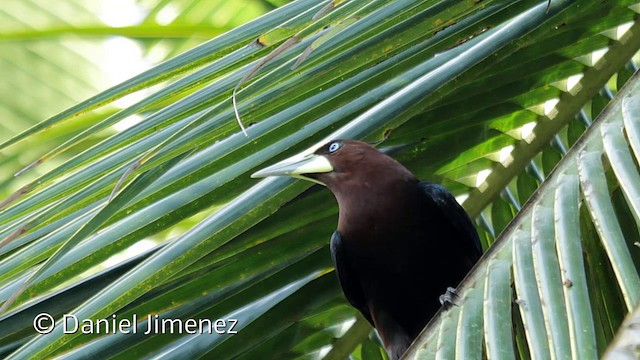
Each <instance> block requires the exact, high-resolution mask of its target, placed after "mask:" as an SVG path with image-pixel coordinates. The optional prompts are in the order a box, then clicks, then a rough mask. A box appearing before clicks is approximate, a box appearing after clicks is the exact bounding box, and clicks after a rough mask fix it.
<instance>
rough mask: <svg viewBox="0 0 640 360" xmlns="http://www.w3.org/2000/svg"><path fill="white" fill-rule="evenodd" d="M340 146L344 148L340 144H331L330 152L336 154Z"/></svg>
mask: <svg viewBox="0 0 640 360" xmlns="http://www.w3.org/2000/svg"><path fill="white" fill-rule="evenodd" d="M340 146H342V144H340V143H339V142H334V143H331V144H330V145H329V152H330V153H332V152H336V151H337V150H338V149H340Z"/></svg>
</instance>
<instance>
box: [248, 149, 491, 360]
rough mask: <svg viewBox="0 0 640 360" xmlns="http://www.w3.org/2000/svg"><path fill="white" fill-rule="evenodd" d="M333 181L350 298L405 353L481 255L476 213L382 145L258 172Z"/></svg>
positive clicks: (336, 245)
mask: <svg viewBox="0 0 640 360" xmlns="http://www.w3.org/2000/svg"><path fill="white" fill-rule="evenodd" d="M270 175H290V176H297V177H302V178H307V179H310V180H313V181H316V182H319V183H322V184H324V185H326V186H327V187H328V188H329V189H330V190H331V191H332V193H333V194H334V195H335V197H336V200H337V201H338V206H339V219H338V228H337V230H336V231H335V232H334V233H333V236H332V237H331V254H332V257H333V261H334V263H335V267H336V273H337V275H338V279H339V281H340V285H341V286H342V289H343V291H344V294H345V296H346V298H347V300H348V301H349V302H350V303H351V304H352V305H353V306H354V307H355V308H357V309H358V310H360V312H361V313H362V314H363V315H364V317H365V318H367V320H368V321H369V322H370V323H371V324H372V325H373V326H374V327H375V328H376V329H377V330H378V333H379V335H380V337H381V339H382V341H383V343H384V345H385V348H386V350H387V352H388V353H389V356H390V358H391V359H398V358H400V356H401V355H402V354H403V353H404V351H405V350H406V349H407V347H408V346H409V345H410V344H411V342H412V341H413V340H414V339H415V338H416V336H417V335H418V334H419V333H420V331H421V330H422V328H423V327H424V326H425V325H426V324H427V322H428V321H429V320H430V319H431V317H432V316H433V315H434V314H435V312H436V311H437V310H438V308H439V307H440V305H441V304H440V301H439V299H440V296H441V295H442V294H444V293H445V292H447V291H448V290H447V288H448V287H452V286H456V285H457V284H458V283H459V282H460V281H461V280H462V278H463V277H464V276H465V275H466V273H467V272H468V271H469V270H470V269H471V267H472V266H473V265H474V264H475V262H476V261H477V260H478V258H479V257H480V255H481V247H480V241H479V239H478V235H477V233H476V231H475V228H474V227H473V224H472V223H471V221H470V219H469V217H468V216H467V214H466V213H465V211H464V210H463V209H462V207H461V206H460V205H459V204H458V202H457V201H456V200H455V198H454V197H453V196H452V195H451V194H450V193H449V191H447V190H446V189H445V188H444V187H443V186H441V185H438V184H434V183H429V182H423V181H419V180H418V179H416V177H415V176H414V175H413V174H412V173H411V172H410V171H409V170H407V169H406V168H405V167H404V166H402V165H401V164H400V163H398V162H397V161H395V160H394V159H392V158H390V157H389V156H387V155H385V154H383V153H382V152H380V151H378V150H377V149H375V148H374V147H372V146H370V145H368V144H366V143H363V142H360V141H354V140H335V141H331V142H329V143H327V144H325V145H323V146H321V147H320V148H319V149H317V150H316V151H315V152H314V153H313V154H309V155H307V156H304V157H298V158H293V159H292V160H291V161H290V160H285V161H283V162H281V163H278V164H276V165H274V166H272V167H269V168H266V169H264V170H263V171H260V172H258V173H256V174H254V176H270Z"/></svg>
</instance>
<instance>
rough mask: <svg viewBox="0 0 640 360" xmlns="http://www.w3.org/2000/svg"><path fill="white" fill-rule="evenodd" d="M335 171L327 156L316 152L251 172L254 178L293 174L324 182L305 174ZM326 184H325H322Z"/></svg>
mask: <svg viewBox="0 0 640 360" xmlns="http://www.w3.org/2000/svg"><path fill="white" fill-rule="evenodd" d="M331 171H333V166H331V163H330V162H329V159H327V158H326V157H325V156H322V155H316V154H304V153H303V154H298V155H295V156H292V157H290V158H288V159H284V160H282V161H280V162H279V163H276V164H273V165H271V166H268V167H266V168H264V169H262V170H258V171H256V172H255V173H253V174H251V177H252V178H262V177H267V176H292V177H297V178H300V179H304V180H309V181H313V182H316V183H319V184H322V183H321V182H320V181H318V180H316V179H312V178H309V177H307V176H304V174H317V173H326V172H331ZM322 185H324V184H322Z"/></svg>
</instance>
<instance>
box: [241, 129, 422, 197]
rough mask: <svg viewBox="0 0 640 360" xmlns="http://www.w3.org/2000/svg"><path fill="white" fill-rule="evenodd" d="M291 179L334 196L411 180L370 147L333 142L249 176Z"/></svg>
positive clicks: (392, 160) (342, 141) (392, 162)
mask: <svg viewBox="0 0 640 360" xmlns="http://www.w3.org/2000/svg"><path fill="white" fill-rule="evenodd" d="M267 176H293V177H297V178H301V179H305V180H309V181H313V182H316V183H319V184H322V185H325V186H327V187H328V188H329V189H331V190H332V191H333V192H334V193H336V194H337V193H341V192H350V191H354V190H356V189H358V188H369V187H371V186H372V184H379V183H384V182H387V181H395V180H408V179H414V177H413V174H411V172H410V171H409V170H407V169H406V168H405V167H404V166H402V165H401V164H400V163H398V162H397V161H395V160H394V159H392V158H391V157H389V156H387V155H386V154H384V153H382V152H380V151H379V150H377V149H376V148H374V147H373V146H371V145H369V144H367V143H365V142H362V141H356V140H343V139H337V140H332V141H329V142H328V143H326V144H324V145H322V146H320V147H318V148H316V149H315V150H314V149H310V150H308V151H305V152H302V153H300V154H298V155H295V156H292V157H290V158H288V159H285V160H283V161H280V162H279V163H276V164H274V165H271V166H269V167H266V168H264V169H262V170H260V171H258V172H256V173H254V174H252V175H251V177H254V178H258V177H267Z"/></svg>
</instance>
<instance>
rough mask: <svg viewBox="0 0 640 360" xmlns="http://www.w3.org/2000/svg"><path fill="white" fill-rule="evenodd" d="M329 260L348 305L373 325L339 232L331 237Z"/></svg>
mask: <svg viewBox="0 0 640 360" xmlns="http://www.w3.org/2000/svg"><path fill="white" fill-rule="evenodd" d="M331 258H332V259H333V263H334V264H335V267H336V274H337V275H338V281H339V282H340V286H341V287H342V292H344V295H345V297H346V298H347V300H349V303H351V305H353V307H355V308H356V309H358V310H360V312H361V313H362V315H364V317H365V318H367V320H368V321H369V323H371V325H373V319H372V318H371V313H370V312H369V308H368V307H367V301H366V299H365V297H364V293H363V292H362V287H361V286H360V282H359V281H358V279H357V277H356V275H355V273H354V272H353V270H352V269H351V267H350V266H349V258H348V255H347V253H346V251H345V249H344V244H343V241H342V235H341V234H340V232H339V231H335V232H334V233H333V235H332V236H331Z"/></svg>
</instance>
